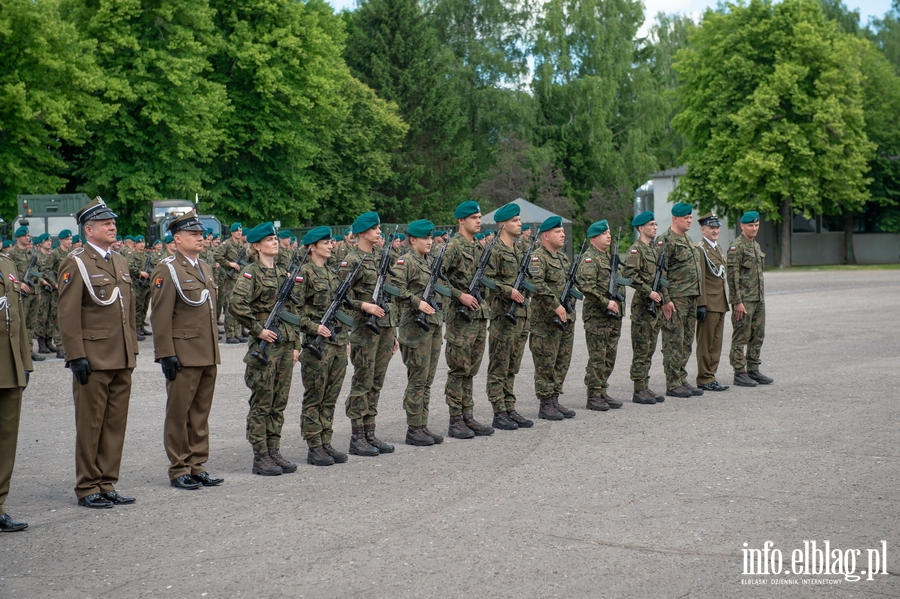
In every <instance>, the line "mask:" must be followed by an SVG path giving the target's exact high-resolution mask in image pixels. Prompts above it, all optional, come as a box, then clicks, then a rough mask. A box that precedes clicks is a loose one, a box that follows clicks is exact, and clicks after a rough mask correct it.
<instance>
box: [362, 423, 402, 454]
mask: <svg viewBox="0 0 900 599" xmlns="http://www.w3.org/2000/svg"><path fill="white" fill-rule="evenodd" d="M363 430H365V432H366V441H368V442H369V445H371V446H372V447H374V448H375V449H377V450H378V453H394V446H393V445H391V444H390V443H387V442H385V441H382V440H381V439H379V438H378V437H376V436H375V425H374V424H366V425H364V426H363Z"/></svg>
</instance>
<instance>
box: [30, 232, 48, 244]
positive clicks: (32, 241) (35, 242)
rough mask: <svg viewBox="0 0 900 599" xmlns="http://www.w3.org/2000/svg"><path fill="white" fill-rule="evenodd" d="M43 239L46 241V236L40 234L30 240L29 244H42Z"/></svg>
mask: <svg viewBox="0 0 900 599" xmlns="http://www.w3.org/2000/svg"><path fill="white" fill-rule="evenodd" d="M45 239H47V234H46V233H42V234H40V235H38V236H37V237H35V238H34V239H32V240H31V243H33V244H35V245H38V244H41V243H44V240H45Z"/></svg>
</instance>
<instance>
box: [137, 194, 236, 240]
mask: <svg viewBox="0 0 900 599" xmlns="http://www.w3.org/2000/svg"><path fill="white" fill-rule="evenodd" d="M197 208H198V205H197V204H195V203H194V202H192V201H190V200H157V201H155V202H152V203H151V206H150V212H148V213H147V240H148V242H149V243H150V244H152V243H153V242H154V241H155V240H157V239H162V238H163V237H165V236H166V227H167V226H168V224H169V223H170V222H171V221H172V220H174V219H176V218H178V217H179V216H182V215H183V214H186V213H188V212H190V211H192V210H197ZM197 212H198V218H199V219H200V222H201V223H203V226H204V227H206V228H207V229H212V231H213V233H219V234H221V233H222V223H221V222H219V219H218V218H216V217H215V216H212V215H210V214H199V210H197Z"/></svg>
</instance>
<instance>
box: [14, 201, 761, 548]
mask: <svg viewBox="0 0 900 599" xmlns="http://www.w3.org/2000/svg"><path fill="white" fill-rule="evenodd" d="M692 213H693V210H692V207H691V206H690V205H688V204H683V203H679V204H676V205H675V206H674V207H673V209H672V225H671V228H669V229H668V230H666V231H664V232H662V233H661V234H660V233H659V232H658V230H657V223H656V220H655V217H654V215H653V213H652V212H644V213H642V214H639V215H637V216H635V217H634V219H633V221H632V223H631V224H632V226H633V227H634V228H635V230H636V232H637V235H638V238H637V240H636V241H635V242H634V243H633V244H632V245H631V247H630V248H629V249H628V250H627V252H626V253H625V254H624V261H623V260H621V259H620V256H619V251H618V250H619V242H620V239H618V238H616V239H614V238H613V236H612V232H611V231H610V227H609V224H608V222H607V221H606V220H601V221H598V222H595V223H593V224H591V225H590V227H588V229H587V235H586V239H585V240H584V242H583V243H582V244H581V246H580V249H579V246H573V247H574V248H575V249H576V250H577V252H576V253H575V254H574V259H573V260H570V259H569V257H568V255H567V254H566V252H565V251H564V250H565V247H566V245H567V242H568V241H570V240H567V239H566V233H565V230H564V228H563V223H562V219H561V218H560V217H558V216H552V217H550V218H547V219H546V220H545V221H544V222H543V223H541V225H540V226H539V227H535V229H534V230H532V229H531V227H529V226H528V225H527V224H523V223H522V222H521V217H520V212H519V206H518V205H517V204H514V203H511V204H507V205H505V206H502V207H501V208H499V209H498V210H497V211H496V212H495V214H494V220H495V222H496V224H497V229H496V231H490V232H482V227H481V220H482V213H481V208H480V206H479V205H478V203H477V202H474V201H467V202H463V203H461V204H460V205H459V206H458V207H457V208H456V210H455V212H454V218H455V219H456V221H457V227H456V230H455V231H454V232H452V233H451V232H450V231H437V230H436V227H435V225H434V224H433V223H432V222H430V221H428V220H415V221H413V222H411V223H409V224H408V225H407V226H406V227H405V229H404V230H403V231H399V230H398V229H396V228H395V229H394V230H392V231H386V230H382V227H381V221H380V218H379V215H378V214H377V213H375V212H367V213H364V214H362V215H360V216H359V217H357V218H356V219H355V220H354V221H353V224H352V225H351V226H350V227H349V228H347V229H346V230H345V231H344V235H343V237H342V238H337V239H336V238H334V237H333V235H332V230H331V228H330V227H327V226H319V227H315V228H312V229H311V230H309V231H308V232H307V233H306V234H305V235H304V236H303V237H302V239H299V240H297V239H295V238H293V237H292V236H291V233H290V232H289V231H286V230H282V231H277V230H276V228H275V227H274V225H273V224H272V223H262V224H259V225H257V226H255V227H253V228H250V229H247V230H246V231H245V230H244V227H243V226H242V224H241V223H234V224H232V225H231V227H230V230H229V231H228V233H227V235H228V238H227V239H225V240H224V241H222V242H221V243H220V240H219V239H218V237H217V236H215V235H214V234H213V233H212V231H211V230H208V229H205V228H204V226H203V224H202V223H201V222H200V220H199V219H198V218H197V216H196V214H194V213H187V214H184V215H183V216H180V217H178V218H175V219H174V220H172V221H171V222H170V223H169V224H168V233H167V234H166V236H165V238H164V239H162V240H161V241H160V243H159V244H158V245H157V246H155V247H152V248H148V247H146V243H145V239H144V237H143V236H141V235H137V236H126V238H124V239H122V238H121V237H119V235H118V232H117V228H116V219H117V218H118V215H116V214H115V212H113V211H112V210H111V209H110V207H109V206H107V205H106V204H105V202H104V201H103V200H102V199H101V198H95V199H94V200H92V201H91V202H89V203H88V204H87V205H86V206H84V207H83V208H82V209H81V210H80V211H79V212H78V214H77V221H78V224H79V226H80V228H81V231H80V235H79V234H75V235H73V234H72V231H68V230H63V231H60V232H59V233H58V235H57V239H56V243H57V244H58V245H57V246H56V247H53V243H54V242H53V239H52V238H51V237H50V236H47V235H41V236H38V237H35V238H34V239H31V238H30V236H29V234H28V230H27V228H25V227H20V228H19V229H18V230H17V231H15V234H14V240H12V243H10V244H9V245H8V246H7V244H6V243H4V248H3V253H2V254H0V285H2V295H0V312H2V314H3V319H2V320H3V322H4V324H5V327H6V335H4V336H3V339H4V341H0V373H2V377H0V531H3V532H10V531H16V530H22V529H24V528H26V527H27V524H26V523H24V522H19V521H16V520H14V519H13V518H12V517H11V516H9V515H8V514H6V513H5V511H4V509H3V505H4V503H5V500H6V498H7V495H8V493H9V487H10V479H11V476H12V472H13V466H14V462H15V455H16V446H17V437H18V428H19V420H20V415H21V408H22V394H23V391H24V389H25V387H26V386H27V385H28V382H29V377H30V376H31V373H32V371H33V361H39V360H43V359H44V358H45V355H46V354H55V355H56V357H57V358H60V359H64V360H65V366H66V368H68V369H70V370H71V372H72V394H73V399H74V406H75V423H76V444H75V445H76V446H75V462H76V485H75V495H76V498H77V501H78V504H79V505H81V506H84V507H88V508H95V509H108V508H112V507H113V506H115V505H127V504H131V503H134V502H135V498H134V497H130V496H127V495H124V494H122V493H120V492H119V491H118V490H117V488H116V487H117V483H118V481H119V470H120V465H121V460H122V448H123V444H124V439H125V431H126V426H127V419H128V408H129V402H130V398H131V386H132V372H133V370H134V368H135V366H136V363H137V359H138V354H139V341H141V340H144V339H145V338H146V337H148V336H152V340H153V348H154V354H155V357H154V359H155V361H156V362H157V363H158V364H159V365H160V368H161V370H162V374H163V377H164V380H165V385H166V394H167V403H166V410H165V419H164V423H163V438H164V449H165V452H166V455H167V457H168V459H169V471H168V478H169V481H170V484H171V485H172V486H173V487H175V488H178V489H184V490H195V489H198V488H200V487H215V486H218V485H221V484H222V483H223V482H224V479H223V478H220V477H216V476H213V475H212V474H210V473H209V472H208V471H207V468H206V463H207V461H208V460H209V437H210V429H209V414H210V410H211V407H212V403H213V395H214V390H215V385H216V376H217V366H218V364H220V362H221V355H220V348H219V343H220V341H222V342H224V343H225V344H240V343H245V344H246V347H247V351H246V354H245V356H244V360H243V361H244V363H245V365H246V369H245V375H244V381H245V384H246V386H247V388H248V389H249V391H250V395H249V410H248V413H247V418H246V438H247V441H248V442H249V444H250V446H251V449H252V462H251V464H250V468H251V471H252V472H253V473H254V474H259V475H265V476H277V475H282V474H286V473H292V472H295V471H297V469H298V465H297V464H296V463H295V462H292V461H291V460H290V459H288V458H287V457H285V456H284V455H283V454H282V452H281V441H282V428H283V425H284V421H285V416H284V414H285V410H286V408H287V405H288V400H289V396H290V391H291V386H292V382H293V369H294V366H295V365H296V364H297V362H299V363H300V378H301V381H302V385H303V400H302V411H301V432H302V436H303V439H304V440H305V441H306V443H307V455H306V463H307V464H311V465H315V466H331V465H333V464H337V463H345V462H347V461H348V460H349V459H350V458H349V456H348V454H350V455H353V456H359V457H373V458H374V457H377V456H380V455H383V454H390V453H392V452H394V450H395V448H394V446H393V445H392V444H390V443H388V442H387V441H385V440H383V439H382V438H379V436H377V434H376V424H377V421H378V406H379V399H380V396H381V391H382V389H383V388H384V385H385V377H386V374H387V370H388V366H389V364H390V361H391V359H392V358H393V356H394V355H395V354H396V353H397V352H398V351H399V353H400V355H401V359H402V361H403V364H404V366H405V367H406V370H407V373H406V374H407V376H406V388H405V390H404V393H403V409H404V411H405V413H406V424H407V428H406V434H405V438H404V441H405V443H406V444H408V445H411V446H415V447H425V446H434V445H439V444H441V443H442V442H443V441H444V438H443V436H442V435H440V434H437V433H436V432H434V431H433V430H432V428H430V426H431V427H434V419H432V418H430V415H431V407H432V406H431V401H430V400H431V398H432V397H431V396H432V385H433V382H434V378H435V374H436V372H437V368H438V365H439V362H440V360H441V354H442V353H443V356H444V360H445V362H446V364H447V368H448V373H447V380H446V385H445V387H444V397H445V399H446V403H447V406H448V412H449V424H448V428H447V434H448V435H449V436H450V437H453V438H455V439H472V438H474V437H483V436H491V435H493V434H494V432H495V430H496V429H500V430H504V431H513V430H517V429H528V428H531V427H533V426H534V422H533V421H532V420H529V419H528V418H526V417H524V416H523V415H522V414H521V413H520V412H519V410H518V409H517V403H518V397H517V388H516V385H515V383H516V375H517V374H518V373H519V369H520V366H521V363H522V358H523V355H524V352H525V349H526V346H527V347H528V349H529V350H530V352H531V356H532V360H533V363H534V383H533V385H534V386H533V394H534V397H536V398H537V404H538V410H537V415H538V417H539V418H540V419H545V420H549V421H564V420H566V419H570V418H573V417H574V416H575V415H576V413H575V410H573V409H571V408H570V407H566V406H565V405H563V404H561V403H560V396H561V395H563V392H564V391H563V387H564V384H565V381H566V378H567V375H568V371H569V366H570V363H571V359H572V353H573V350H574V340H575V327H576V313H577V308H576V307H577V302H579V301H581V302H582V307H581V310H580V312H581V321H582V326H583V327H584V332H585V340H586V345H587V350H588V360H587V367H586V370H585V374H584V393H585V398H586V403H585V407H586V409H588V410H593V411H600V412H605V411H608V410H610V409H620V408H622V407H623V402H622V401H621V400H619V399H616V398H614V397H612V396H611V395H610V391H609V389H610V383H609V381H610V377H611V376H612V373H613V371H614V369H615V365H616V354H617V349H618V343H619V339H620V337H621V331H622V322H623V319H624V318H625V316H626V305H625V304H626V287H631V288H632V301H631V312H630V320H631V342H632V350H633V358H632V363H631V367H630V373H629V374H630V377H631V380H632V382H633V385H634V393H633V395H632V402H633V403H635V404H641V405H655V404H658V403H662V402H664V401H665V399H666V397H675V398H688V397H693V396H699V395H703V393H704V392H705V391H710V392H723V391H726V390H728V389H729V386H728V385H725V384H722V383H721V382H720V381H719V380H718V378H717V370H718V366H719V361H720V356H721V352H722V345H723V331H724V324H725V316H726V314H727V313H728V312H729V311H730V312H731V323H732V329H733V334H732V342H731V347H730V350H729V361H730V363H731V367H732V369H733V371H734V376H733V381H732V384H734V385H737V386H741V387H755V386H757V385H759V384H771V383H772V382H773V380H772V379H771V378H770V377H767V376H766V375H764V374H762V373H761V372H760V366H761V357H760V353H761V347H762V344H763V340H764V335H765V298H764V286H763V264H764V258H765V255H764V254H763V252H762V251H761V249H760V246H759V244H758V243H757V242H756V236H757V234H758V233H759V214H758V213H756V212H747V213H745V214H744V215H743V216H742V217H741V219H740V229H741V234H740V235H739V236H738V237H737V239H736V240H735V241H734V242H733V244H732V245H730V246H729V247H720V245H719V242H718V237H719V230H720V227H721V222H720V221H719V219H718V218H717V217H716V216H715V215H714V214H712V213H708V214H705V215H703V216H701V217H700V218H699V224H700V226H701V232H702V236H703V239H702V240H700V241H699V242H698V243H694V242H693V241H692V240H691V239H690V238H689V237H688V236H687V232H688V230H689V228H690V227H691V224H692V222H693V214H692ZM148 314H149V320H150V322H149V323H148V322H147V318H148ZM220 320H221V321H223V323H224V333H223V334H222V335H221V338H220V332H219V323H220ZM660 333H662V355H663V367H664V371H665V379H666V390H665V392H664V393H657V392H656V391H653V390H651V389H650V386H649V383H650V367H651V360H652V358H653V355H654V353H655V351H656V346H657V342H658V339H659V334H660ZM7 340H8V341H7ZM34 340H37V350H35V349H34V348H35V343H34ZM695 345H696V361H697V376H696V379H695V380H694V381H693V383H696V384H692V382H691V381H689V380H688V374H687V364H688V361H689V360H690V357H691V353H692V349H693V347H694V346H695ZM485 350H487V354H488V364H487V384H486V388H485V390H484V394H483V396H484V397H486V399H487V401H488V402H489V403H490V404H491V408H492V412H493V419H492V421H491V422H490V423H487V422H485V423H481V422H478V421H477V420H476V419H475V417H474V408H475V401H476V399H475V398H476V395H477V396H478V397H482V394H480V393H476V391H475V389H474V383H473V381H474V378H475V376H476V375H477V373H478V372H479V370H480V368H481V365H482V362H483V359H484V354H485ZM348 365H352V373H351V378H350V388H349V389H348V390H347V391H346V392H345V393H344V395H345V397H346V400H345V404H344V412H345V414H346V417H347V418H348V419H349V421H350V424H351V427H352V432H351V436H350V440H349V444H348V446H346V449H347V453H344V452H342V451H340V450H339V449H336V448H335V447H334V445H333V441H334V439H333V425H334V413H335V408H336V406H337V401H338V399H339V397H341V394H342V387H343V383H344V378H345V375H346V374H347V369H348ZM518 393H519V394H522V393H523V392H522V390H521V387H520V388H519V389H518ZM526 395H529V396H530V392H529V393H527V394H526ZM526 401H527V402H528V403H530V400H526ZM567 403H568V402H567ZM435 428H436V427H435ZM379 434H381V435H382V436H385V435H384V431H383V430H382V431H381V433H379Z"/></svg>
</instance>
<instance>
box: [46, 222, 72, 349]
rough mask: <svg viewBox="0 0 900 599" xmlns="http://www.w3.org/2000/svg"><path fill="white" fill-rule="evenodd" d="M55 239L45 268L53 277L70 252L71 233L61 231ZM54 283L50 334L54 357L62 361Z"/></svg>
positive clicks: (57, 288)
mask: <svg viewBox="0 0 900 599" xmlns="http://www.w3.org/2000/svg"><path fill="white" fill-rule="evenodd" d="M57 239H58V240H59V245H58V246H57V247H56V249H54V250H53V255H52V258H51V260H50V263H49V264H48V266H47V272H48V273H51V274H52V275H53V276H54V277H56V275H57V274H58V273H59V265H60V264H62V261H63V260H64V259H65V258H66V256H68V255H69V252H71V251H72V232H71V231H69V230H68V229H63V230H62V231H60V232H59V235H57ZM56 283H57V285H56V287H55V288H54V293H53V298H52V303H51V304H50V334H51V336H52V340H53V345H54V346H56V357H57V358H59V359H60V360H62V359H64V358H65V357H66V352H65V349H64V348H63V343H62V336H61V335H60V334H59V314H58V312H59V308H58V306H59V281H56ZM48 347H49V345H48Z"/></svg>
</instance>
